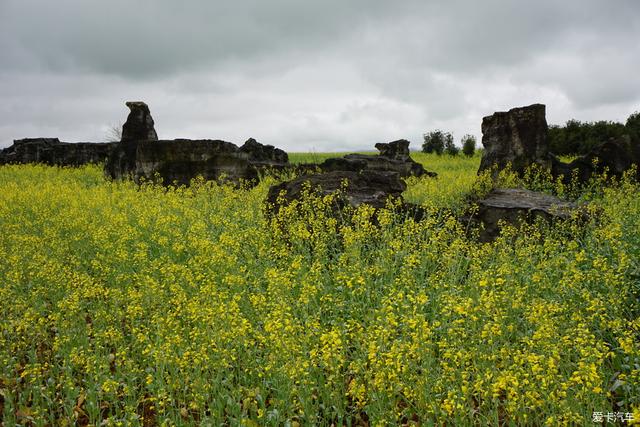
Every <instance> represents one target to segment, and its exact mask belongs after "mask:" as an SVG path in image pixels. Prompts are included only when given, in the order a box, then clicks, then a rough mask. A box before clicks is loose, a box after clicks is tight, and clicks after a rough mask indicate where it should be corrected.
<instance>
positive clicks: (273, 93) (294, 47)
mask: <svg viewBox="0 0 640 427" xmlns="http://www.w3.org/2000/svg"><path fill="white" fill-rule="evenodd" d="M0 53H1V56H0V147H3V146H8V145H10V144H11V142H12V140H13V139H19V138H24V137H39V136H47V137H59V138H60V139H61V140H65V141H101V140H105V139H106V137H107V134H108V131H109V128H110V127H112V126H121V124H122V123H123V122H124V120H126V116H127V113H128V109H127V108H126V107H125V105H124V102H125V101H128V100H142V101H145V102H147V103H148V104H149V106H150V109H151V114H152V115H153V117H154V119H155V122H156V130H157V132H158V135H159V137H160V138H161V139H173V138H179V137H183V138H212V139H224V140H227V141H231V142H234V143H237V144H241V143H242V142H243V141H245V140H246V139H247V138H249V137H254V138H256V139H257V140H258V141H260V142H262V143H266V144H273V145H275V146H278V147H281V148H284V149H286V150H288V151H309V150H314V151H318V152H321V151H338V150H356V149H371V148H372V147H373V144H375V143H376V142H385V141H390V140H394V139H399V138H405V139H409V140H410V141H412V148H414V149H418V148H419V145H420V144H421V139H422V134H423V133H425V132H427V131H430V130H434V129H438V128H439V129H442V130H446V131H452V132H453V133H454V137H455V139H456V141H459V139H460V137H462V136H463V135H464V134H465V133H471V134H474V135H476V136H477V137H478V138H480V137H481V133H480V123H481V120H482V117H483V116H486V115H489V114H492V113H493V112H494V111H500V110H506V109H509V108H512V107H516V106H522V105H528V104H532V103H536V102H540V103H544V104H546V105H547V121H548V122H549V123H558V124H561V123H564V122H565V121H567V120H568V119H571V118H576V119H578V120H598V119H605V120H616V121H622V122H624V120H626V118H627V116H629V114H631V113H632V112H634V111H636V110H640V78H638V73H639V72H640V71H639V70H640V1H638V0H600V1H596V0H562V1H557V0H536V1H524V0H521V1H516V0H509V1H508V0H502V1H498V0H483V1H477V0H468V1H455V0H454V1H452V0H448V1H427V0H415V1H414V0H407V1H402V0H398V1H389V0H323V1H310V0H268V1H266V0H251V1H243V0H234V1H220V0H191V1H185V2H179V1H175V0H109V1H104V0H55V1H52V0H38V1H36V0H0Z"/></svg>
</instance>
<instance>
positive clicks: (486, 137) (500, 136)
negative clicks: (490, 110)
mask: <svg viewBox="0 0 640 427" xmlns="http://www.w3.org/2000/svg"><path fill="white" fill-rule="evenodd" d="M547 132H548V127H547V120H546V117H545V106H544V105H542V104H533V105H529V106H527V107H519V108H512V109H511V110H509V111H507V112H496V113H494V114H493V115H491V116H487V117H485V118H483V119H482V145H483V146H484V153H483V155H482V160H481V161H480V168H479V170H478V173H480V172H482V171H484V170H487V169H491V168H494V167H495V168H496V169H495V170H496V171H500V170H502V169H504V168H506V167H507V165H508V164H511V168H512V170H513V171H514V172H516V173H519V174H522V173H523V172H524V171H525V170H526V169H527V168H528V167H529V166H531V165H533V164H538V165H540V166H542V167H545V168H549V167H551V158H550V156H549V148H548V143H547Z"/></svg>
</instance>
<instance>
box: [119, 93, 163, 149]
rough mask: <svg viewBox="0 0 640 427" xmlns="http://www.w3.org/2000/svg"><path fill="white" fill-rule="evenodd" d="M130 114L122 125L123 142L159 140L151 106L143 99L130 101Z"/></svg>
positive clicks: (127, 103) (128, 104)
mask: <svg viewBox="0 0 640 427" xmlns="http://www.w3.org/2000/svg"><path fill="white" fill-rule="evenodd" d="M125 105H126V106H127V107H129V110H130V112H129V116H128V117H127V121H126V122H125V124H124V125H123V126H122V138H121V142H128V141H157V140H158V134H157V133H156V130H155V128H154V124H155V123H154V122H153V117H151V112H150V111H149V106H148V105H147V104H145V103H144V102H142V101H129V102H126V103H125Z"/></svg>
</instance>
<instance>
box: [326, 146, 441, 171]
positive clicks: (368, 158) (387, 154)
mask: <svg viewBox="0 0 640 427" xmlns="http://www.w3.org/2000/svg"><path fill="white" fill-rule="evenodd" d="M376 148H377V149H378V150H379V151H380V154H378V155H369V154H347V155H346V156H344V157H336V158H331V159H327V160H325V161H324V162H323V163H321V164H319V165H318V167H319V168H320V169H321V170H322V171H324V172H330V171H352V172H359V171H362V170H372V171H380V172H396V173H398V174H400V176H401V177H408V176H423V175H427V176H431V177H434V176H437V174H436V173H434V172H428V171H426V170H425V169H424V167H423V166H422V165H421V164H420V163H417V162H415V161H414V160H413V159H411V157H410V152H409V141H407V140H405V139H400V140H397V141H392V142H388V143H378V144H376Z"/></svg>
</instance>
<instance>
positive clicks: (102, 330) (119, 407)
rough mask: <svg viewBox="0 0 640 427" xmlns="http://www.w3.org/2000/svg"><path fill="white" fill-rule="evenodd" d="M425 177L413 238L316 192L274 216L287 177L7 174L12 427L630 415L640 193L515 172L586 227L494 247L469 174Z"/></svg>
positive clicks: (639, 306) (4, 392)
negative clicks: (580, 213) (470, 216)
mask: <svg viewBox="0 0 640 427" xmlns="http://www.w3.org/2000/svg"><path fill="white" fill-rule="evenodd" d="M313 156H314V155H310V154H298V155H292V156H291V158H292V160H294V161H300V162H301V161H308V159H310V158H312V157H313ZM315 156H316V157H317V156H320V155H315ZM414 158H415V159H416V160H417V161H420V162H422V163H423V164H424V165H425V167H426V168H427V169H429V170H433V171H435V172H437V173H438V174H439V176H438V178H436V179H433V178H429V177H424V178H410V179H408V180H407V183H408V189H407V191H406V192H405V194H404V197H405V198H406V199H407V200H408V201H410V202H413V203H418V204H420V205H421V206H422V207H424V208H425V209H426V211H427V213H428V215H427V216H426V218H424V219H423V220H421V221H419V222H416V221H414V220H412V219H407V218H403V217H401V215H398V214H397V213H396V212H395V211H394V209H393V206H392V205H390V206H389V208H388V209H386V210H384V211H382V212H380V213H378V214H377V216H376V218H375V220H374V219H373V218H372V217H373V211H372V209H371V208H367V207H366V206H361V207H359V208H358V209H355V210H354V211H353V212H352V215H351V216H350V217H349V218H348V219H344V220H340V219H339V218H336V217H335V215H332V214H331V204H332V201H331V197H328V196H327V197H319V196H314V195H313V194H309V197H308V198H307V199H305V200H304V201H303V202H300V203H299V204H295V203H294V204H292V205H290V206H289V207H287V208H286V209H282V210H281V211H280V213H279V214H278V215H276V216H274V217H269V216H268V215H266V214H265V206H264V199H265V196H266V193H267V191H268V190H269V187H270V186H271V185H273V184H275V183H277V182H278V180H279V179H281V178H279V177H277V176H265V177H264V178H263V179H262V180H261V182H260V183H259V184H258V185H257V186H256V187H253V188H248V187H247V188H244V187H243V188H237V187H234V186H231V185H225V184H219V183H216V182H204V181H202V180H196V181H194V182H193V183H192V185H191V186H189V187H177V188H176V187H162V186H158V185H153V184H151V183H147V184H142V185H139V186H138V185H136V184H134V183H132V182H127V181H125V182H109V181H107V180H105V179H104V177H103V173H102V169H101V167H100V166H99V165H98V166H85V167H80V168H55V167H47V166H42V165H26V166H25V165H22V166H20V165H15V166H14V165H9V166H2V167H0V302H1V303H0V424H2V425H4V426H14V425H33V426H54V425H63V426H64V425H79V426H86V425H93V426H129V425H144V426H152V425H163V426H164V425H166V426H173V425H211V426H219V425H244V426H256V425H272V426H303V425H327V426H329V425H334V426H342V425H344V426H369V425H370V426H382V425H447V426H452V425H455V426H458V425H460V426H465V425H518V426H521V425H525V426H526V425H532V426H537V425H549V426H556V425H592V424H593V425H595V424H594V421H595V422H597V420H598V417H600V416H601V417H604V421H603V422H606V421H607V418H606V417H607V416H608V414H616V416H618V415H620V418H618V419H617V420H614V421H613V422H617V423H618V424H620V425H621V424H627V423H631V422H633V420H640V317H639V316H640V300H639V298H640V197H639V196H638V194H640V185H639V184H638V183H637V182H635V181H634V180H632V179H631V178H629V177H623V178H622V179H618V180H615V179H613V180H610V179H606V180H605V178H604V177H602V178H601V179H599V180H594V181H593V182H592V185H588V186H586V187H583V188H569V187H567V186H563V185H562V184H560V183H555V182H553V181H551V180H548V179H547V180H545V179H544V176H540V175H536V174H532V175H530V176H525V177H524V178H516V177H514V176H506V175H505V176H503V179H504V180H506V181H508V182H509V183H511V184H522V185H526V186H528V187H530V188H531V187H534V188H535V189H538V190H543V191H547V192H552V193H555V194H560V195H561V196H563V197H567V198H570V199H571V200H575V201H576V202H577V203H579V204H584V206H585V209H586V210H587V211H588V213H589V214H588V217H587V219H583V220H581V221H577V220H576V221H565V222H559V223H556V224H553V225H550V224H546V223H541V222H539V223H535V224H531V225H528V226H524V229H515V228H510V227H505V228H504V230H503V232H502V234H501V236H500V237H499V238H498V239H497V240H496V241H495V242H492V243H480V242H478V241H477V240H476V239H474V236H473V233H474V232H473V230H470V229H469V227H468V225H467V224H465V222H464V221H461V220H460V217H461V215H462V213H463V210H464V209H465V206H466V205H467V200H468V197H469V195H471V194H475V193H479V192H480V193H481V192H482V191H486V188H487V186H488V185H489V183H488V181H487V177H483V176H480V177H478V176H477V175H476V171H477V169H478V164H479V159H480V158H479V157H478V155H477V154H476V156H474V157H471V158H464V157H462V156H458V157H453V156H447V155H444V156H436V155H435V154H433V155H431V154H414ZM623 418H624V420H623ZM600 419H601V420H602V419H603V418H600Z"/></svg>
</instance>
